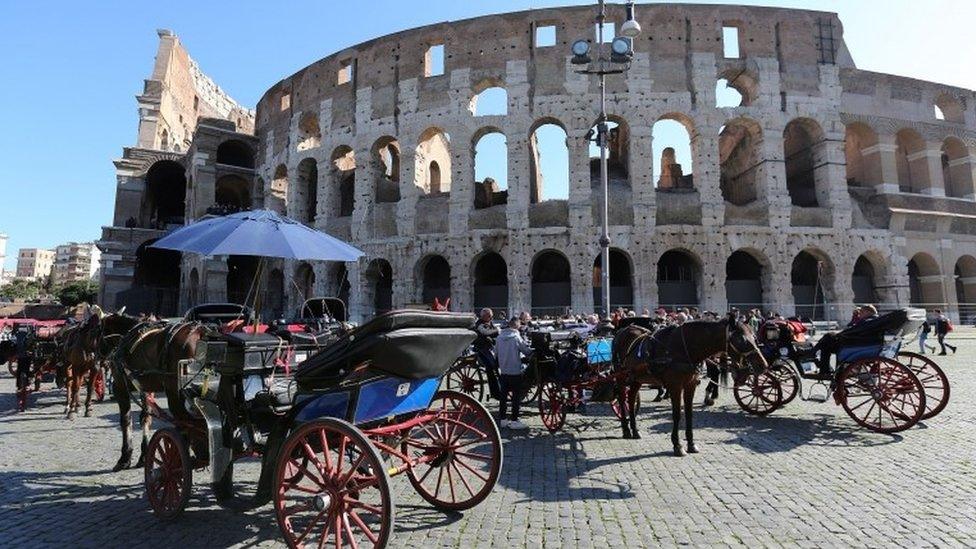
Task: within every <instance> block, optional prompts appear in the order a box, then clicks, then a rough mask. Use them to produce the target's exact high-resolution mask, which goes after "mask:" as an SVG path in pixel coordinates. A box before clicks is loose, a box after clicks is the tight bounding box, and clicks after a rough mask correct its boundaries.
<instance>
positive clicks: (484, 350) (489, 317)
mask: <svg viewBox="0 0 976 549" xmlns="http://www.w3.org/2000/svg"><path fill="white" fill-rule="evenodd" d="M494 318H495V313H494V312H493V311H492V310H491V309H490V308H488V307H485V308H484V309H481V314H479V315H478V322H477V323H476V324H475V325H474V331H475V332H477V334H478V337H477V339H475V340H474V352H475V355H477V357H478V362H480V363H481V366H482V367H483V368H484V369H485V373H486V374H487V375H488V394H489V395H491V398H495V399H497V398H498V397H499V393H500V392H501V388H500V386H499V385H498V361H497V360H495V338H497V337H498V327H497V326H495V324H494V322H492V321H493V320H494Z"/></svg>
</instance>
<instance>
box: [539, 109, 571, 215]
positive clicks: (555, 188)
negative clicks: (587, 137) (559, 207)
mask: <svg viewBox="0 0 976 549" xmlns="http://www.w3.org/2000/svg"><path fill="white" fill-rule="evenodd" d="M568 140H569V137H568V133H567V132H566V126H565V125H563V123H562V122H561V121H559V120H558V119H556V118H553V117H543V118H539V119H537V120H536V121H535V122H533V123H532V126H531V127H530V128H529V203H531V204H537V203H539V202H542V201H544V200H550V199H556V200H567V199H568V198H569V142H568ZM543 150H545V151H546V153H547V154H548V155H549V156H548V157H546V158H544V157H543V155H542V151H543Z"/></svg>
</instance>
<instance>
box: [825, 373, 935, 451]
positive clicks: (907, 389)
mask: <svg viewBox="0 0 976 549" xmlns="http://www.w3.org/2000/svg"><path fill="white" fill-rule="evenodd" d="M835 398H836V399H837V401H838V402H839V403H840V405H841V406H843V407H844V411H845V412H847V415H849V416H851V419H853V420H854V421H856V422H857V423H858V424H859V425H861V426H863V427H866V428H868V429H870V430H872V431H874V432H877V433H897V432H899V431H904V430H905V429H909V428H911V427H913V426H914V425H915V424H916V423H918V421H919V420H920V419H921V418H922V415H923V414H924V413H925V389H924V387H922V382H921V381H919V379H918V377H917V376H916V375H915V374H914V373H913V372H912V370H911V369H910V368H909V367H908V366H905V365H904V364H901V363H900V362H896V361H894V360H891V359H888V358H882V357H875V358H868V359H864V360H858V361H855V362H852V363H851V364H848V365H847V366H845V367H844V369H843V370H842V371H841V373H840V376H838V378H837V389H836V392H835Z"/></svg>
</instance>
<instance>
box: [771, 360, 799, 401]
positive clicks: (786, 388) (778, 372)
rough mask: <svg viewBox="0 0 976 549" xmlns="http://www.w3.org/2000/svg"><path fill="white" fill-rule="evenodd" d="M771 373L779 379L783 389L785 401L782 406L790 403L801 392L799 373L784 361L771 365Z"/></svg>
mask: <svg viewBox="0 0 976 549" xmlns="http://www.w3.org/2000/svg"><path fill="white" fill-rule="evenodd" d="M769 373H771V374H772V375H773V377H775V378H776V379H777V380H778V381H779V386H780V389H782V391H783V402H782V403H781V404H780V406H783V405H786V404H789V403H790V402H792V401H793V399H794V398H796V395H797V394H798V393H799V392H800V379H799V375H798V374H797V373H796V372H794V371H793V369H792V368H790V367H789V366H788V365H786V364H784V363H782V362H774V363H773V364H770V365H769Z"/></svg>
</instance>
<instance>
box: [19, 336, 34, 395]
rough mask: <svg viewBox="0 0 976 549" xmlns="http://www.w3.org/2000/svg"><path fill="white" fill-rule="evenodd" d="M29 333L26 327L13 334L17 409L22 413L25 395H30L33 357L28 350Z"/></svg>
mask: <svg viewBox="0 0 976 549" xmlns="http://www.w3.org/2000/svg"><path fill="white" fill-rule="evenodd" d="M31 339H32V337H31V331H30V328H28V327H27V326H23V325H22V326H21V327H19V328H18V329H17V331H15V332H14V342H15V343H16V349H17V355H16V356H17V408H18V409H19V410H20V411H21V412H23V411H25V410H26V409H27V395H28V394H30V374H31V364H32V362H33V359H34V356H33V354H32V353H31V350H30V347H31V345H30V343H31Z"/></svg>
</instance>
